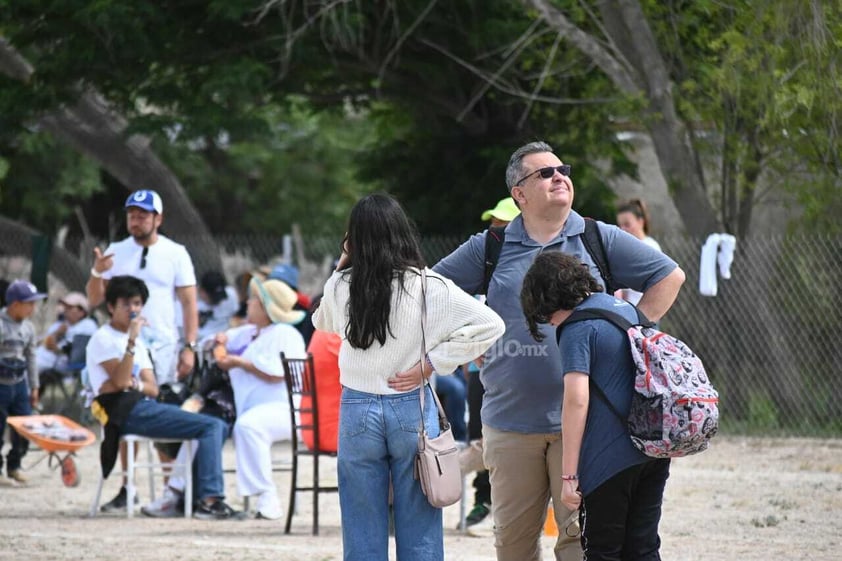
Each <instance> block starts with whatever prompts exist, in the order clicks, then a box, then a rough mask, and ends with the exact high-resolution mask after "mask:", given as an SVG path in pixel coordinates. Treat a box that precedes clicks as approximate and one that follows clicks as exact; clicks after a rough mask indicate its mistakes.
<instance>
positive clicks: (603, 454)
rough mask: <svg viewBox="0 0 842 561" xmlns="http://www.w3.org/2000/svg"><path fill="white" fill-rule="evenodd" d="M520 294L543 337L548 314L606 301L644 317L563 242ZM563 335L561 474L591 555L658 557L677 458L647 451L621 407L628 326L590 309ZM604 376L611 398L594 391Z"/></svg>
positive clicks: (605, 306) (540, 261)
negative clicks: (591, 313)
mask: <svg viewBox="0 0 842 561" xmlns="http://www.w3.org/2000/svg"><path fill="white" fill-rule="evenodd" d="M521 303H522V305H523V311H524V314H525V316H526V319H527V323H528V325H529V331H530V332H531V333H532V335H533V337H535V338H536V340H541V339H543V334H542V333H541V331H540V325H539V324H543V323H549V324H551V325H554V326H558V325H560V324H561V323H562V322H563V321H564V320H565V319H567V318H568V317H569V316H570V315H571V314H572V313H573V312H574V310H575V311H579V310H587V309H601V310H607V311H610V312H615V313H617V314H619V315H621V316H623V317H624V318H626V319H628V320H629V321H630V322H632V323H635V322H637V321H638V316H637V310H635V308H634V307H632V306H631V305H630V304H628V303H627V302H624V301H622V300H619V299H617V298H614V297H613V296H610V295H608V294H605V293H603V288H602V286H601V285H599V284H598V283H597V282H596V280H595V279H594V278H593V277H592V276H591V274H590V272H589V271H588V269H587V268H585V267H584V266H582V263H581V261H579V259H577V258H576V257H573V256H571V255H566V254H564V253H561V252H548V253H544V254H542V255H539V256H538V257H537V258H536V259H535V263H534V264H533V265H532V267H531V268H530V269H529V271H528V272H527V274H526V276H525V277H524V280H523V289H522V291H521ZM558 343H559V349H560V350H561V357H562V358H561V362H562V373H563V375H564V397H563V401H562V409H561V418H562V425H563V426H564V431H563V432H562V461H561V473H560V474H558V475H557V477H560V478H561V480H562V492H561V499H562V502H563V503H564V505H565V506H566V507H567V508H570V509H571V510H576V509H578V510H579V523H580V527H581V529H582V534H581V542H582V548H583V550H584V551H586V552H587V559H588V561H595V560H600V559H618V558H622V559H624V560H626V561H637V560H641V561H642V560H658V559H660V556H659V553H658V550H659V548H660V544H661V540H660V537H659V536H658V523H659V522H660V519H661V503H662V500H663V495H664V486H665V484H666V481H667V477H669V466H670V460H669V459H668V458H666V459H665V458H652V457H649V456H647V455H645V454H644V453H643V452H641V451H640V450H639V449H638V448H637V447H636V446H635V445H634V444H633V443H632V440H631V438H630V434H629V429H628V427H627V425H626V423H625V422H624V421H623V419H622V418H621V417H620V416H619V415H618V414H615V412H614V411H613V410H612V407H614V408H616V410H617V411H619V412H620V413H624V414H626V415H627V414H628V411H629V408H630V407H631V400H632V394H633V393H634V387H633V386H634V380H635V364H634V361H633V360H632V355H631V353H630V350H629V340H628V336H627V335H625V334H624V333H623V332H622V331H621V330H619V329H617V328H616V327H615V326H614V325H612V324H611V323H610V322H608V321H602V320H599V319H591V320H585V321H579V322H576V323H572V324H570V325H568V326H566V327H565V329H564V330H561V332H560V337H559V341H558ZM589 382H590V383H589ZM595 385H596V386H598V387H599V388H600V389H601V391H602V392H603V393H604V398H603V396H602V395H597V392H591V388H592V387H593V386H595ZM606 400H607V401H609V402H610V404H609V403H607V402H606ZM611 404H613V405H611Z"/></svg>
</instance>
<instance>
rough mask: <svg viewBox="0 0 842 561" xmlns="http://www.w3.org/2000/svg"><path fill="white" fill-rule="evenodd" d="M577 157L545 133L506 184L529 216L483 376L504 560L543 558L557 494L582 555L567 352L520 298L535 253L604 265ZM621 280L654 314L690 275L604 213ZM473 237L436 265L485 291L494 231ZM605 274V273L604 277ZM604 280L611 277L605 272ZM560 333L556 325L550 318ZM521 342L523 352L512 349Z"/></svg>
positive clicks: (508, 271)
mask: <svg viewBox="0 0 842 561" xmlns="http://www.w3.org/2000/svg"><path fill="white" fill-rule="evenodd" d="M571 175H572V166H571V165H570V164H565V163H562V161H561V159H560V158H559V157H558V156H557V155H556V154H555V153H553V150H552V147H551V146H549V145H548V144H547V143H545V142H530V143H529V144H526V145H524V146H521V147H520V148H518V149H517V150H515V151H514V153H512V155H511V157H510V158H509V163H508V165H507V166H506V186H507V187H508V189H509V194H510V195H511V197H512V198H513V199H514V200H515V202H516V203H517V205H518V208H520V211H521V213H520V215H518V216H517V217H515V219H514V220H512V222H511V223H510V224H509V225H508V226H506V230H505V237H504V243H503V246H502V248H501V251H500V257H499V260H498V264H497V268H496V269H495V271H494V274H493V275H492V276H491V280H490V283H489V286H488V294H487V303H488V306H489V307H490V308H492V309H493V310H495V311H496V312H497V313H499V314H500V316H501V317H502V318H504V319H505V321H506V332H505V334H504V335H503V337H502V338H501V339H500V341H499V342H498V343H497V344H495V345H493V346H492V347H491V348H490V349H489V351H488V352H487V353H486V355H485V360H484V363H483V366H482V371H481V373H480V377H481V379H482V384H483V387H484V388H485V395H484V396H483V404H482V438H483V460H484V463H485V465H486V466H487V467H488V469H489V473H490V478H491V494H492V504H493V508H492V513H491V514H492V516H493V518H494V546H495V549H496V551H497V560H498V561H539V560H540V559H541V536H542V534H543V527H544V522H545V520H546V516H547V505H548V503H549V500H550V497H552V502H553V513H554V516H555V520H556V525H557V526H558V528H559V536H558V539H557V540H556V544H555V547H554V553H555V557H556V560H557V561H574V560H575V561H581V559H582V548H581V545H580V543H579V539H578V536H579V531H578V517H577V513H576V512H575V511H572V510H570V509H569V508H567V507H566V506H565V505H564V504H563V503H562V501H561V491H562V480H561V461H562V448H563V447H562V426H561V397H562V389H563V382H562V372H561V357H560V356H559V349H558V345H557V344H556V343H555V341H552V340H551V341H550V342H548V343H543V344H536V343H535V340H534V339H533V338H532V336H531V334H530V333H529V331H528V330H527V324H526V320H525V318H524V315H523V310H522V308H521V303H520V289H521V284H522V282H523V277H524V275H525V274H526V271H527V270H528V269H529V267H530V265H532V262H533V261H534V260H535V257H536V256H537V255H539V254H541V253H544V252H552V251H562V252H565V253H568V254H571V255H575V256H577V257H579V258H580V259H581V260H582V261H583V262H585V263H587V265H588V267H589V268H590V269H591V273H592V274H594V276H597V275H599V272H598V269H597V267H596V264H595V263H594V262H593V258H591V256H590V254H589V253H588V252H587V250H586V248H585V244H584V242H583V241H582V238H583V234H584V231H585V220H584V218H583V217H582V216H581V215H580V214H578V213H577V212H576V211H575V210H573V199H574V187H573V180H572V178H571ZM596 226H597V228H598V232H599V234H600V236H601V238H602V241H603V244H604V246H605V251H606V256H607V260H608V264H609V266H610V269H611V273H612V275H613V277H614V279H616V281H617V282H618V283H620V284H622V285H625V286H629V287H632V288H635V289H637V290H641V291H643V293H644V294H643V298H642V299H641V301H640V308H641V310H642V311H643V312H644V313H645V314H646V316H647V317H649V318H651V319H652V320H653V321H657V320H659V319H660V318H661V317H662V316H663V315H664V314H665V313H666V312H667V310H669V308H670V306H672V304H673V302H674V301H675V298H676V297H677V295H678V291H679V289H680V287H681V285H682V284H683V282H684V272H683V271H682V270H681V269H680V268H679V267H678V265H677V264H676V263H675V262H674V261H672V260H671V259H669V258H668V257H666V256H665V255H663V254H662V253H659V252H657V251H655V250H653V249H652V248H651V247H649V246H647V245H646V244H644V243H642V242H640V241H639V240H637V239H635V238H634V237H633V236H630V235H629V234H627V233H625V232H623V231H622V230H620V229H619V228H617V227H616V226H611V225H609V224H604V223H602V222H597V223H596ZM486 235H488V233H487V232H484V233H480V234H477V235H475V236H472V237H471V238H470V239H469V240H468V241H466V242H465V243H463V244H462V245H461V246H459V247H458V248H457V249H456V250H455V251H454V252H452V253H451V254H450V255H448V256H447V257H445V258H444V259H442V260H441V261H439V262H438V263H437V264H436V265H435V266H434V267H433V270H434V271H436V272H437V273H439V274H441V275H444V276H446V277H448V278H450V279H453V282H454V283H456V285H457V286H459V287H461V288H462V289H464V290H466V291H468V292H471V293H477V292H479V291H481V290H482V286H483V280H484V278H485V271H486V268H485V259H484V255H485V251H484V248H485V242H486V240H485V237H486ZM599 278H601V276H600V277H599ZM603 282H604V281H603ZM543 329H546V331H547V332H548V333H547V334H550V328H549V327H547V326H543ZM513 349H515V350H517V351H518V352H512V350H513Z"/></svg>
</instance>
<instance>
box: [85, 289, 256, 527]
mask: <svg viewBox="0 0 842 561" xmlns="http://www.w3.org/2000/svg"><path fill="white" fill-rule="evenodd" d="M148 297H149V291H148V289H147V288H146V284H145V283H144V282H143V281H142V280H140V279H138V278H136V277H133V276H130V275H116V276H113V277H111V280H110V282H109V283H108V286H107V287H106V289H105V302H106V305H107V307H108V313H109V315H110V319H109V321H108V323H106V324H105V325H103V326H102V327H100V328H99V329H98V330H97V331H96V333H94V335H93V337H91V339H90V341H88V347H87V356H86V361H87V369H88V375H89V378H90V384H91V388H93V391H94V393H95V394H96V397H95V398H94V401H93V403H92V405H91V413H92V414H93V416H94V417H95V418H96V419H97V420H99V421H100V422H101V423H103V425H104V426H105V428H104V438H103V440H102V443H101V446H102V448H101V450H100V460H101V462H102V464H103V476H105V477H107V476H108V473H109V472H110V471H111V468H112V467H113V465H114V461H115V460H116V456H117V450H118V448H119V446H118V444H117V443H118V441H119V438H120V436H121V435H123V434H138V435H141V436H149V437H169V438H190V439H195V440H198V448H197V450H196V456H195V459H194V465H193V469H194V473H195V474H196V477H195V478H194V482H195V485H196V493H195V495H194V496H195V497H196V499H197V500H196V505H195V508H194V511H193V516H194V517H195V518H200V519H204V520H228V519H240V518H242V514H241V513H239V512H236V511H235V510H234V509H232V508H231V507H230V506H228V505H227V504H226V503H225V501H224V498H225V488H224V481H223V474H222V445H223V443H224V442H225V433H226V430H227V428H226V426H225V423H224V422H223V421H221V420H220V419H217V418H215V417H211V416H209V415H199V414H196V413H190V412H187V411H183V410H181V409H180V408H178V407H176V406H175V405H170V404H166V403H159V402H158V401H155V398H156V397H157V395H158V383H157V380H156V379H155V375H154V373H153V371H152V361H151V357H150V355H149V353H148V350H147V348H146V346H145V344H144V342H143V339H142V338H141V337H140V331H141V328H142V327H143V325H144V323H146V318H145V317H144V316H143V315H142V309H143V307H144V304H146V301H147V298H148ZM121 492H122V493H125V488H123V489H122V490H121ZM123 502H124V503H125V502H126V497H125V496H124V497H123Z"/></svg>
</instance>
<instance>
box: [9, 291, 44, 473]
mask: <svg viewBox="0 0 842 561" xmlns="http://www.w3.org/2000/svg"><path fill="white" fill-rule="evenodd" d="M5 296H6V307H5V308H3V309H2V310H0V448H2V445H3V441H2V438H3V434H4V433H5V431H6V418H7V417H8V416H9V415H31V414H32V409H33V408H36V407H37V406H38V397H39V395H38V389H39V387H40V382H39V380H38V368H37V367H36V364H35V342H36V337H35V326H34V325H33V324H32V322H31V321H30V320H29V318H30V317H31V316H32V314H33V313H35V306H36V304H37V303H38V302H40V301H41V300H43V299H44V298H46V297H47V295H46V294H44V293H42V292H38V289H37V288H35V285H34V284H32V283H31V282H27V281H25V280H16V281H13V282H12V283H11V284H9V287H8V288H7V289H6V295H5ZM28 449H29V441H28V440H26V439H25V438H23V437H21V436H20V435H18V433H17V432H15V431H12V432H11V438H10V449H9V453H8V454H7V455H6V470H7V471H6V473H7V474H8V476H9V477H8V479H6V478H4V477H2V475H0V486H6V487H13V486H15V485H17V484H18V483H20V484H25V483H26V482H27V481H28V478H27V477H26V476H25V475H24V474H23V472H22V471H21V469H20V466H21V459H22V458H23V456H24V455H26V452H27V450H28ZM2 470H3V456H2V455H0V472H2Z"/></svg>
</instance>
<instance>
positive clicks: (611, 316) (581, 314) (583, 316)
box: [556, 304, 655, 339]
mask: <svg viewBox="0 0 842 561" xmlns="http://www.w3.org/2000/svg"><path fill="white" fill-rule="evenodd" d="M629 305H630V306H631V304H629ZM634 310H635V312H637V321H636V322H631V321H629V320H627V319H626V318H624V317H623V316H621V315H620V314H618V313H616V312H610V311H608V310H603V309H601V308H586V309H584V310H575V311H574V312H573V313H572V314H570V315H569V316H567V319H566V320H564V321H563V322H561V324H559V326H558V327H557V328H556V339H558V338H559V337H561V331H562V329H564V327H565V326H567V325H570V324H571V323H576V322H579V321H585V320H587V319H604V320H606V321H609V322H611V323H613V324H614V325H615V326H616V327H617V329H619V330H620V331H622V332H623V333H626V332H627V331H628V330H629V327H632V326H633V325H640V326H642V327H654V326H655V323H654V322H652V321H650V320H649V318H647V317H646V316H645V315H644V313H643V312H641V311H640V310H639V309H638V308H637V306H634Z"/></svg>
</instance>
